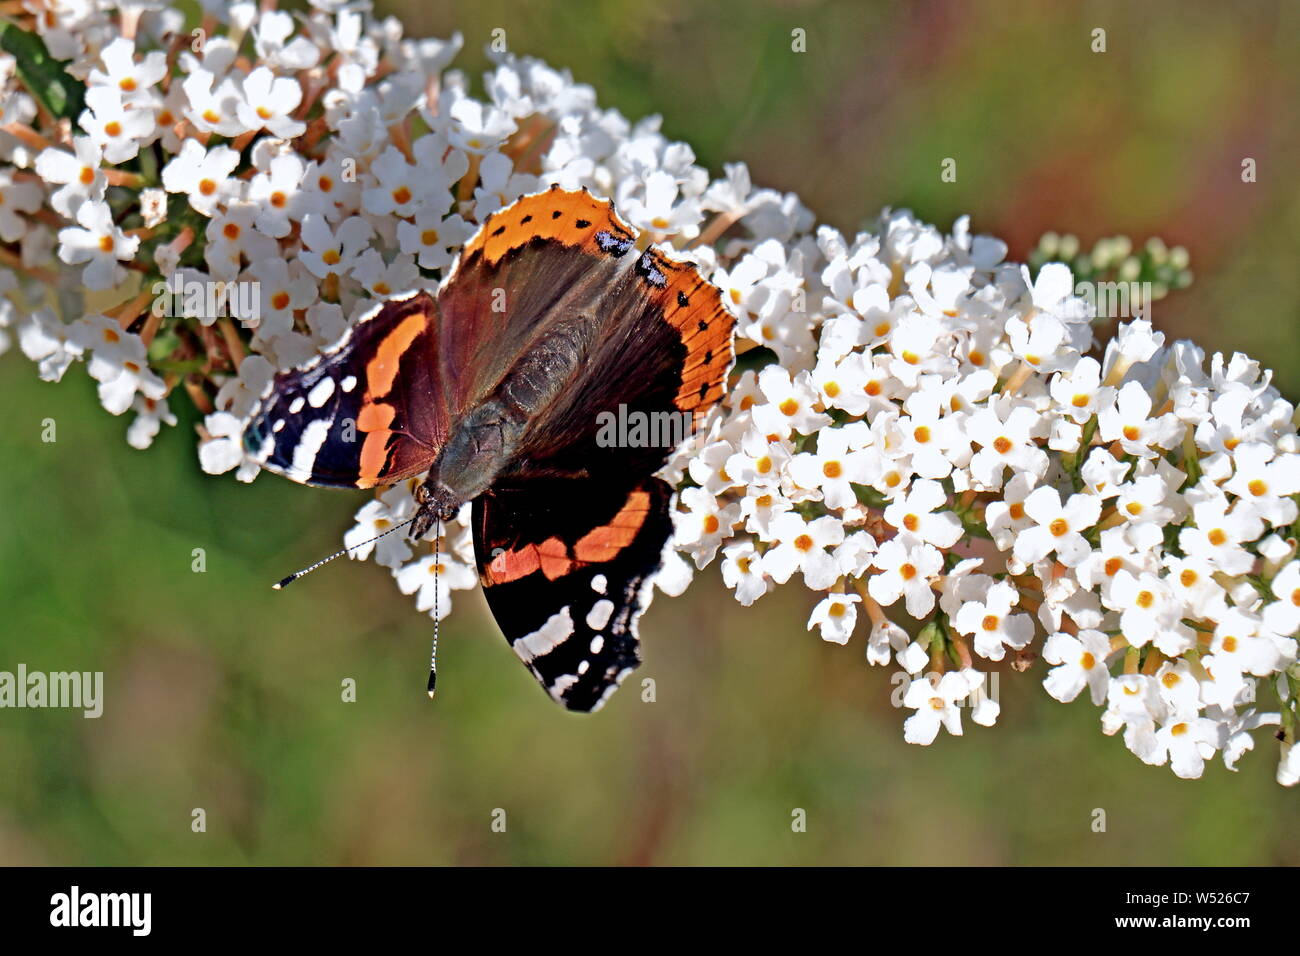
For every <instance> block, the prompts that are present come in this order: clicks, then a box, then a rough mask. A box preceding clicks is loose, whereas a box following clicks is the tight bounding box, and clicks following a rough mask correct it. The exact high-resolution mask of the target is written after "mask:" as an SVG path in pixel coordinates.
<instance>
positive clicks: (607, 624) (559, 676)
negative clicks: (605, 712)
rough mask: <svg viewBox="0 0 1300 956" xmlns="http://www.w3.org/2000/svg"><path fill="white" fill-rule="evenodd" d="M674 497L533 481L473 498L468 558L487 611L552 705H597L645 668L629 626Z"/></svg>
mask: <svg viewBox="0 0 1300 956" xmlns="http://www.w3.org/2000/svg"><path fill="white" fill-rule="evenodd" d="M671 498H672V492H671V489H670V488H669V487H668V485H667V484H665V483H664V482H663V481H660V480H659V479H657V478H642V479H639V480H636V481H635V482H634V483H632V484H631V485H623V486H621V487H620V486H615V485H611V484H608V483H604V482H599V481H595V480H591V479H549V480H542V479H539V480H534V481H529V482H527V483H526V484H524V485H521V486H519V487H500V488H494V489H492V490H491V491H489V492H487V493H486V494H484V495H482V496H480V497H479V498H477V499H475V501H474V506H473V531H474V552H475V556H476V558H477V561H478V570H479V579H480V581H481V582H482V584H483V593H484V595H485V596H486V597H487V601H488V606H489V607H490V608H491V609H492V614H493V616H494V617H495V618H496V621H497V624H498V625H499V626H500V627H501V630H502V632H503V633H504V634H505V636H506V640H507V641H509V642H510V645H511V646H512V647H513V648H514V650H515V653H516V654H518V655H519V657H520V658H521V659H522V660H523V662H524V663H525V664H526V665H527V666H528V669H529V670H530V671H532V673H533V676H534V677H536V678H537V680H538V681H539V682H540V683H541V685H542V687H543V688H544V689H545V690H546V691H547V693H549V694H550V695H551V697H552V698H553V699H555V700H556V701H558V702H559V703H562V704H563V705H564V706H565V707H567V708H569V709H570V710H577V711H592V710H596V709H598V708H599V707H600V706H601V705H602V704H604V702H605V700H606V699H607V698H608V696H609V695H610V694H611V693H612V692H613V690H614V689H615V688H616V687H617V686H618V684H619V682H620V681H622V680H623V678H624V677H626V676H627V675H628V674H629V673H631V672H632V670H633V669H634V668H636V667H637V665H638V664H640V662H641V658H640V654H639V645H638V641H637V619H638V618H639V617H640V615H641V613H642V612H643V611H644V610H645V608H646V606H647V605H648V604H649V601H650V597H651V587H652V582H653V579H654V575H655V574H656V573H657V572H658V570H659V568H660V567H661V565H662V557H663V550H664V547H665V545H666V544H667V542H668V538H669V536H670V535H671V533H672V519H671V517H670V515H669V503H670V501H671Z"/></svg>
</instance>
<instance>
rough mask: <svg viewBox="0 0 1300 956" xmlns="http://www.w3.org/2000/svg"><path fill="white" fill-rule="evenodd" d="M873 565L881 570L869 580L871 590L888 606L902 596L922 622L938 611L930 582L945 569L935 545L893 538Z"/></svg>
mask: <svg viewBox="0 0 1300 956" xmlns="http://www.w3.org/2000/svg"><path fill="white" fill-rule="evenodd" d="M872 565H873V566H874V567H876V568H879V569H880V573H879V574H873V575H872V576H871V577H870V578H869V579H868V581H867V590H868V591H869V592H870V594H871V596H872V597H873V598H874V599H875V600H876V601H877V602H879V603H880V604H883V605H885V606H886V607H888V606H889V605H891V604H893V603H894V602H895V601H897V600H898V599H899V598H900V597H904V596H906V601H905V602H904V604H905V606H906V607H907V613H908V614H910V615H911V616H912V617H914V618H916V619H917V620H921V619H922V618H924V617H925V616H926V615H927V614H929V613H930V611H931V610H933V609H934V601H935V597H934V591H933V590H931V588H930V581H931V580H932V579H933V578H934V577H935V576H936V575H937V574H939V573H940V572H941V571H942V570H943V555H942V554H940V553H939V550H938V549H937V548H935V547H934V546H933V545H929V544H926V543H925V542H923V541H918V540H917V539H916V538H912V537H910V536H909V535H900V536H899V537H897V538H892V539H890V540H889V541H886V542H885V543H884V544H882V545H881V546H880V549H879V550H878V551H877V552H876V558H875V560H874V561H873V562H872Z"/></svg>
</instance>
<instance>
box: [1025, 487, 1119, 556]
mask: <svg viewBox="0 0 1300 956" xmlns="http://www.w3.org/2000/svg"><path fill="white" fill-rule="evenodd" d="M1025 514H1026V515H1027V516H1028V517H1030V518H1031V519H1033V521H1034V523H1035V524H1034V527H1031V528H1026V529H1025V530H1024V531H1022V532H1021V533H1020V534H1019V535H1018V536H1017V537H1016V543H1015V554H1016V558H1017V559H1018V560H1020V561H1023V562H1024V563H1025V564H1033V563H1034V562H1036V561H1041V560H1042V559H1043V558H1045V557H1047V555H1049V554H1051V553H1052V552H1056V556H1057V559H1058V560H1059V561H1060V562H1061V563H1062V564H1064V565H1065V566H1066V567H1075V566H1077V565H1079V564H1081V563H1082V562H1083V560H1084V559H1085V558H1086V557H1087V556H1088V555H1089V554H1091V553H1092V546H1091V545H1089V544H1088V542H1087V541H1085V540H1084V537H1083V532H1084V531H1086V530H1088V529H1089V528H1091V527H1092V526H1093V525H1095V524H1096V523H1097V519H1098V518H1099V517H1100V516H1101V501H1100V499H1098V498H1096V497H1094V496H1092V495H1083V494H1080V495H1071V496H1070V498H1069V500H1068V501H1067V502H1065V503H1064V504H1062V503H1061V495H1060V492H1058V491H1057V490H1056V489H1055V488H1047V487H1043V488H1036V489H1034V491H1033V492H1031V493H1030V495H1029V497H1027V498H1026V499H1025Z"/></svg>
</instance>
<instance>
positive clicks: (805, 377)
mask: <svg viewBox="0 0 1300 956" xmlns="http://www.w3.org/2000/svg"><path fill="white" fill-rule="evenodd" d="M758 387H759V388H760V389H761V390H762V392H763V396H764V397H765V398H766V399H767V404H765V405H756V406H755V407H754V409H753V415H754V424H755V425H757V426H758V427H759V428H760V429H761V430H762V431H763V433H764V434H772V435H776V436H777V437H779V438H788V437H789V436H790V433H791V431H795V432H799V433H800V434H802V435H810V434H812V433H813V432H815V431H817V430H818V429H821V428H824V427H825V426H827V425H829V424H830V421H831V420H830V417H829V416H827V415H823V414H821V413H820V412H817V411H816V410H815V408H814V406H815V405H816V403H817V390H816V389H815V388H814V387H813V384H812V381H811V377H810V376H809V374H808V373H807V372H800V373H799V374H798V375H796V376H794V378H793V379H792V378H791V377H790V373H789V372H788V371H786V370H785V369H784V368H782V367H781V366H779V365H769V366H767V367H766V368H764V369H763V371H761V372H760V373H759V374H758Z"/></svg>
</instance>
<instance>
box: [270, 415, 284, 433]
mask: <svg viewBox="0 0 1300 956" xmlns="http://www.w3.org/2000/svg"><path fill="white" fill-rule="evenodd" d="M283 427H284V419H283V418H278V419H276V421H275V424H274V425H272V426H271V431H273V432H278V431H279V430H280V429H281V428H283Z"/></svg>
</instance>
